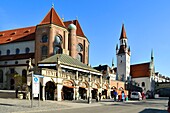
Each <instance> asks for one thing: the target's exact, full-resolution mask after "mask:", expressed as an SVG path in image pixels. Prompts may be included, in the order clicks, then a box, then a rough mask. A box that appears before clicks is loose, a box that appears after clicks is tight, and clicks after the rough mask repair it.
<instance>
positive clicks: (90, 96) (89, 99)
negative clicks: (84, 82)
mask: <svg viewBox="0 0 170 113" xmlns="http://www.w3.org/2000/svg"><path fill="white" fill-rule="evenodd" d="M88 78H89V80H88V81H89V97H88V103H89V104H91V101H92V95H91V73H89V75H88Z"/></svg>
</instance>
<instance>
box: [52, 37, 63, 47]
mask: <svg viewBox="0 0 170 113" xmlns="http://www.w3.org/2000/svg"><path fill="white" fill-rule="evenodd" d="M61 43H62V39H61V36H58V35H57V36H55V37H54V45H60V44H61Z"/></svg>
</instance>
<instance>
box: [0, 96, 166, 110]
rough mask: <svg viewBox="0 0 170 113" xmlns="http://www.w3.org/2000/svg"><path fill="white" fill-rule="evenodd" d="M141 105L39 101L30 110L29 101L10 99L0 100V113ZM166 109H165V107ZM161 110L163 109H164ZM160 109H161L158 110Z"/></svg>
mask: <svg viewBox="0 0 170 113" xmlns="http://www.w3.org/2000/svg"><path fill="white" fill-rule="evenodd" d="M150 102H152V100H151V101H149V102H147V103H148V104H144V105H145V107H147V105H148V106H150V107H151V104H152V105H153V106H154V107H158V106H156V105H157V104H154V103H150ZM141 103H145V101H142V102H139V101H128V102H113V100H111V99H106V100H102V101H101V102H95V100H93V101H92V103H91V104H88V103H87V100H79V101H62V102H58V101H51V100H47V101H40V106H39V107H38V100H34V101H33V107H32V108H31V100H25V99H23V100H19V99H17V98H15V99H11V98H0V113H25V112H29V113H31V112H34V113H37V112H44V113H46V112H49V111H56V110H57V111H60V110H64V109H73V108H85V107H96V106H109V105H116V106H117V105H118V106H124V104H127V105H130V106H131V105H137V104H138V105H140V104H141ZM165 103H166V102H164V101H162V103H161V102H160V100H159V104H158V105H160V104H161V105H162V104H165ZM165 108H166V107H165ZM165 108H163V109H165ZM160 109H162V107H161V108H160Z"/></svg>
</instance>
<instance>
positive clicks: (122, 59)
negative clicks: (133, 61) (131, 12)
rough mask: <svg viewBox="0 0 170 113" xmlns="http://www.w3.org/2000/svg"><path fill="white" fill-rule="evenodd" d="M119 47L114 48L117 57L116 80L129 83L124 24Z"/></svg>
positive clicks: (128, 52)
mask: <svg viewBox="0 0 170 113" xmlns="http://www.w3.org/2000/svg"><path fill="white" fill-rule="evenodd" d="M119 40H120V47H118V45H117V46H116V55H117V79H118V80H121V81H129V80H130V79H131V78H130V55H131V53H130V46H129V47H128V42H127V36H126V31H125V28H124V24H123V25H122V31H121V35H120V39H119Z"/></svg>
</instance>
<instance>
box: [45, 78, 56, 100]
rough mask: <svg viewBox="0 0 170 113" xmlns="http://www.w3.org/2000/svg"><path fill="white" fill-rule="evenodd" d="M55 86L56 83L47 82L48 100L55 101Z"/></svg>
mask: <svg viewBox="0 0 170 113" xmlns="http://www.w3.org/2000/svg"><path fill="white" fill-rule="evenodd" d="M54 91H55V84H54V82H51V81H49V82H47V83H46V85H45V95H46V96H45V98H46V100H54Z"/></svg>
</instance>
